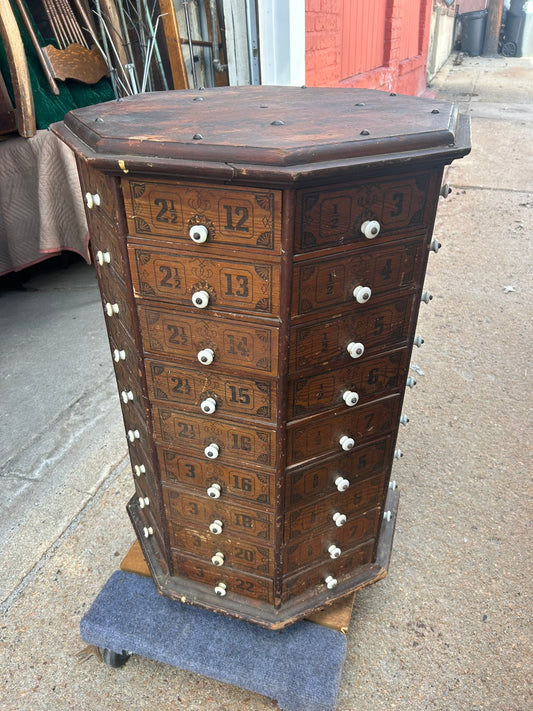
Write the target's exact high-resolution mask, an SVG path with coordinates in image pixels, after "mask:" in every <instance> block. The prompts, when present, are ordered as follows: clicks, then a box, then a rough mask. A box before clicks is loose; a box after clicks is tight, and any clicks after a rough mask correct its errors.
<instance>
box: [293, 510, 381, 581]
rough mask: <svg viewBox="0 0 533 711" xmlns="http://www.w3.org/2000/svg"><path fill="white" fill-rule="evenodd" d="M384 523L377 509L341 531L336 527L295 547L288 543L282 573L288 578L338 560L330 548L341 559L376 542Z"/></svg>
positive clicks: (357, 518) (351, 522)
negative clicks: (368, 543) (287, 575)
mask: <svg viewBox="0 0 533 711" xmlns="http://www.w3.org/2000/svg"><path fill="white" fill-rule="evenodd" d="M381 519H382V512H381V508H379V507H378V508H375V509H372V511H368V512H366V513H364V514H363V515H361V516H357V517H356V518H354V519H351V520H350V521H348V522H347V523H346V524H345V525H344V526H342V527H341V528H337V527H336V526H335V527H334V528H330V529H329V530H328V531H326V532H323V533H321V534H320V535H318V536H314V537H313V538H303V539H300V540H299V541H297V542H296V543H293V542H291V541H289V542H288V543H287V545H286V547H285V555H284V557H283V573H284V574H289V573H292V572H294V571H296V570H298V569H299V568H305V567H307V566H308V565H313V564H314V563H320V562H322V563H329V562H330V561H332V560H336V559H337V558H332V557H331V551H330V550H329V549H330V546H333V547H335V548H337V549H339V550H340V551H341V553H340V554H338V556H340V555H342V554H344V553H346V552H347V551H348V550H351V549H352V548H355V547H356V546H359V545H361V544H362V543H364V542H365V541H368V540H369V539H374V538H375V537H376V536H377V535H378V533H379V528H380V526H381ZM334 553H338V551H334ZM338 556H337V557H338Z"/></svg>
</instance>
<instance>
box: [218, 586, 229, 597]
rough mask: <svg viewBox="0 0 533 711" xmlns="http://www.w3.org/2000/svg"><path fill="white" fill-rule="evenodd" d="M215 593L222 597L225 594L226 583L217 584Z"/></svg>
mask: <svg viewBox="0 0 533 711" xmlns="http://www.w3.org/2000/svg"><path fill="white" fill-rule="evenodd" d="M215 592H216V594H217V595H218V596H219V597H224V595H225V594H226V593H227V589H226V583H219V584H218V585H217V586H216V587H215Z"/></svg>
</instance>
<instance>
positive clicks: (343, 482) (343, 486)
mask: <svg viewBox="0 0 533 711" xmlns="http://www.w3.org/2000/svg"><path fill="white" fill-rule="evenodd" d="M335 486H336V487H337V489H338V490H339V491H346V490H347V489H348V487H349V486H350V482H349V481H348V479H345V478H344V477H343V476H338V477H337V478H336V479H335Z"/></svg>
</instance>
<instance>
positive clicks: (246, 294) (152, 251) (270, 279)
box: [128, 244, 279, 316]
mask: <svg viewBox="0 0 533 711" xmlns="http://www.w3.org/2000/svg"><path fill="white" fill-rule="evenodd" d="M197 251H198V252H201V249H200V248H198V249H197ZM128 253H129V260H130V267H131V275H132V281H133V288H134V291H135V295H136V296H140V297H143V298H146V299H157V300H162V301H170V302H171V303H172V304H181V305H184V306H187V307H189V306H191V305H194V306H195V307H197V308H202V309H204V308H205V309H206V311H211V310H213V309H216V310H220V311H231V312H235V311H237V312H239V313H249V314H251V315H254V316H276V315H278V313H279V267H278V266H277V265H274V264H269V263H268V262H263V263H261V262H256V261H254V262H253V263H247V262H243V261H237V260H232V259H221V258H219V257H216V256H210V257H206V256H205V255H203V254H199V255H198V256H196V255H195V256H193V255H187V254H183V253H181V252H179V253H178V252H177V251H176V250H174V251H169V250H168V249H167V250H165V249H160V248H157V247H150V248H147V247H146V246H142V247H139V246H135V245H131V244H130V245H129V246H128ZM198 292H202V293H201V296H202V297H205V299H206V301H205V302H204V301H202V302H201V305H198V306H197V304H196V301H195V300H194V299H193V298H192V297H193V294H197V293H198ZM206 295H207V296H206ZM204 304H206V305H204Z"/></svg>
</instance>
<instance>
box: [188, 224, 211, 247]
mask: <svg viewBox="0 0 533 711" xmlns="http://www.w3.org/2000/svg"><path fill="white" fill-rule="evenodd" d="M208 236H209V230H208V229H207V227H206V226H205V225H193V227H191V228H190V230H189V237H190V238H191V239H192V241H193V242H196V244H202V243H203V242H205V241H206V240H207V238H208Z"/></svg>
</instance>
